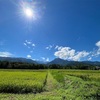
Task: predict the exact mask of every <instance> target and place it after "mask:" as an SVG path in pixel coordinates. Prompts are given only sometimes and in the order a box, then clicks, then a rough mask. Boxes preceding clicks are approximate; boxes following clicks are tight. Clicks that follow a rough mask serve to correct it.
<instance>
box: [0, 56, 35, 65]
mask: <svg viewBox="0 0 100 100" xmlns="http://www.w3.org/2000/svg"><path fill="white" fill-rule="evenodd" d="M0 61H9V62H23V63H35V64H37V62H36V61H33V60H31V59H26V58H12V57H0Z"/></svg>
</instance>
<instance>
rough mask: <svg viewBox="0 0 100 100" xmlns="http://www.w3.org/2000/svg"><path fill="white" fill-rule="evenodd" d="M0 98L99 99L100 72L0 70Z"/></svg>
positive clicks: (37, 99) (42, 99)
mask: <svg viewBox="0 0 100 100" xmlns="http://www.w3.org/2000/svg"><path fill="white" fill-rule="evenodd" d="M0 100H100V71H95V70H83V71H82V70H0Z"/></svg>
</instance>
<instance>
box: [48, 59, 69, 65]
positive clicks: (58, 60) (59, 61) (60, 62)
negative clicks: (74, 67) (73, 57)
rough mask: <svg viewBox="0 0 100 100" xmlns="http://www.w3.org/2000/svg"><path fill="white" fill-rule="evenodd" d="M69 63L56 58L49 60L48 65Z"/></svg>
mask: <svg viewBox="0 0 100 100" xmlns="http://www.w3.org/2000/svg"><path fill="white" fill-rule="evenodd" d="M69 63H70V62H69V61H67V60H63V59H60V58H56V59H54V60H52V61H51V62H49V63H48V65H51V64H59V65H67V64H69Z"/></svg>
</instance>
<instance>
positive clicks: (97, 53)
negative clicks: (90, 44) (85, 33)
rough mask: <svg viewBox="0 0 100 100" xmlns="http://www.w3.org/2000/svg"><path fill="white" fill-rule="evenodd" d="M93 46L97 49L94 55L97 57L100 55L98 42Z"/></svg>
mask: <svg viewBox="0 0 100 100" xmlns="http://www.w3.org/2000/svg"><path fill="white" fill-rule="evenodd" d="M95 45H96V46H97V47H98V49H97V52H96V54H95V55H96V56H98V55H100V41H98V42H97V43H96V44H95Z"/></svg>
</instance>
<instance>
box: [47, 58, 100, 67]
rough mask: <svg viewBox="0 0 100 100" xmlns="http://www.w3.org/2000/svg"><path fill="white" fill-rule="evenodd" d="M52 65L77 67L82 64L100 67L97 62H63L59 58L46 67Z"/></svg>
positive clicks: (99, 63)
mask: <svg viewBox="0 0 100 100" xmlns="http://www.w3.org/2000/svg"><path fill="white" fill-rule="evenodd" d="M52 64H59V65H78V64H84V65H95V66H100V62H99V61H68V60H63V59H60V58H56V59H54V60H52V61H51V62H49V63H48V65H52Z"/></svg>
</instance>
